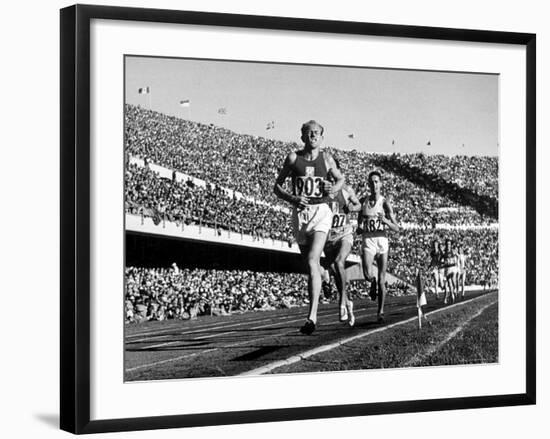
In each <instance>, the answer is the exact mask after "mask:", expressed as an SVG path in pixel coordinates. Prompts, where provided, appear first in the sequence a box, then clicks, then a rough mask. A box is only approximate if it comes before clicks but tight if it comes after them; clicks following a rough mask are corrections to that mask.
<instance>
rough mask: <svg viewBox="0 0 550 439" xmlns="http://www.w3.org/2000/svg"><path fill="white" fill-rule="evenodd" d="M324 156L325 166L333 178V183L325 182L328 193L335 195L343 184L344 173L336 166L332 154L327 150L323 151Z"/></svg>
mask: <svg viewBox="0 0 550 439" xmlns="http://www.w3.org/2000/svg"><path fill="white" fill-rule="evenodd" d="M324 158H325V166H326V167H327V169H328V170H329V171H330V173H331V175H332V177H333V178H334V180H335V181H334V183H333V184H330V183H329V184H327V187H328V190H327V194H328V195H331V196H332V195H336V194H337V193H338V191H339V190H340V189H342V187H343V186H344V183H345V180H344V174H342V173H341V172H340V170H339V169H338V168H337V167H336V163H335V162H334V159H333V158H332V155H330V154H329V153H328V152H325V153H324ZM327 183H328V182H327Z"/></svg>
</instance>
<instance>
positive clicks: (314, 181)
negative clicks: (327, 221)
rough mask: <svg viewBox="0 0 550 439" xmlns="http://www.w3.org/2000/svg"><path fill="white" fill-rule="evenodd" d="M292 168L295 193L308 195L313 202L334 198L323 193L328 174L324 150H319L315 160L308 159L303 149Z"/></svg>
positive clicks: (317, 202) (327, 200) (298, 153)
mask: <svg viewBox="0 0 550 439" xmlns="http://www.w3.org/2000/svg"><path fill="white" fill-rule="evenodd" d="M291 169H292V192H293V194H294V195H296V196H298V197H301V196H304V197H307V198H308V200H309V202H310V203H311V204H321V203H328V202H329V201H332V200H333V199H332V198H330V197H328V196H325V195H324V193H323V192H324V180H326V179H327V176H328V171H327V166H326V164H325V157H324V155H323V151H319V155H318V156H317V158H316V159H315V160H306V159H305V158H304V157H303V151H298V152H297V153H296V161H295V162H294V164H293V165H292V167H291Z"/></svg>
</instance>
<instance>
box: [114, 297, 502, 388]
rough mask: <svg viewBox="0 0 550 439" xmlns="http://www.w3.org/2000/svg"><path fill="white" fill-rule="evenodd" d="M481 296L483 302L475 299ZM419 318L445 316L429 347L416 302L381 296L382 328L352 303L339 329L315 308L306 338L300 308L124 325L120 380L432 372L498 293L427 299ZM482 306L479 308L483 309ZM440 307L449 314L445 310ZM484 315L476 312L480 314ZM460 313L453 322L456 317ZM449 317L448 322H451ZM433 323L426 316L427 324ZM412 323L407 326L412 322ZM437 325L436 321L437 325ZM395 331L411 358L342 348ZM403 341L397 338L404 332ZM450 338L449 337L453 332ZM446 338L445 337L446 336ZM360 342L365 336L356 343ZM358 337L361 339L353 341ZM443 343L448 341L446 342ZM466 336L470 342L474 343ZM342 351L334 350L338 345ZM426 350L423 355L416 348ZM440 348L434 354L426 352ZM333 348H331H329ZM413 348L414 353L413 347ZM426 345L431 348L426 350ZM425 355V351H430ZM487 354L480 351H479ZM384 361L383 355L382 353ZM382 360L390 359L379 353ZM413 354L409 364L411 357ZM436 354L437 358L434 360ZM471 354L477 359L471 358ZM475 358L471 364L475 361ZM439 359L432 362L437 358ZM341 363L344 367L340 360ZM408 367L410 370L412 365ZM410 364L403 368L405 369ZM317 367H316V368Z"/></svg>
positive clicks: (463, 355)
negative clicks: (420, 368)
mask: <svg viewBox="0 0 550 439" xmlns="http://www.w3.org/2000/svg"><path fill="white" fill-rule="evenodd" d="M482 296H483V297H482ZM428 301H429V303H428V305H427V306H425V307H424V312H425V313H431V312H433V311H437V310H440V309H441V311H437V312H436V313H434V314H433V316H434V318H433V321H434V324H433V326H436V323H437V322H438V321H439V320H438V319H437V318H436V315H442V316H443V314H444V313H446V314H449V313H450V314H449V315H450V316H451V318H447V317H446V318H445V319H444V320H445V322H446V323H445V325H444V326H441V328H440V330H437V333H436V332H435V331H434V327H426V329H425V330H423V331H424V336H425V337H426V336H427V337H428V338H430V337H429V334H430V331H431V332H433V333H434V334H433V338H434V339H433V340H432V339H429V340H425V341H424V342H422V341H421V340H420V342H419V337H418V330H417V329H416V327H415V325H416V321H415V320H414V318H415V316H416V315H417V309H416V297H415V296H414V295H413V296H404V297H388V299H387V301H386V308H385V312H386V321H385V323H383V324H378V323H377V322H376V303H375V302H372V301H370V300H368V299H366V300H360V301H355V302H354V304H355V317H356V324H355V327H354V328H350V327H348V326H347V324H346V323H341V322H339V321H338V306H337V304H330V305H321V306H320V307H319V314H318V324H317V330H316V331H315V332H314V333H313V334H312V335H310V336H305V335H302V334H300V333H299V328H300V327H301V326H302V324H303V323H304V321H305V317H306V314H307V307H298V308H292V309H283V310H275V311H265V312H261V311H258V312H249V313H245V314H233V315H231V316H219V317H201V318H198V319H195V320H192V321H181V320H168V321H163V322H148V323H142V324H138V325H126V328H125V380H126V381H147V380H160V379H181V378H199V377H216V376H234V375H240V374H246V373H249V372H251V371H252V372H253V373H255V372H254V371H258V373H289V372H291V373H293V372H308V371H321V370H322V371H328V370H342V369H344V370H346V369H357V368H376V367H401V366H404V365H425V364H430V365H437V364H451V363H449V361H450V360H449V357H448V356H447V357H445V356H442V355H439V353H438V350H440V349H441V350H444V349H446V350H447V351H448V350H449V349H450V348H449V346H452V345H453V343H454V342H455V339H456V336H457V335H459V334H462V332H464V331H467V330H468V324H470V320H473V321H474V319H468V318H467V317H468V316H469V315H474V313H476V312H477V311H478V310H479V311H481V312H480V315H479V316H477V317H476V320H475V321H474V323H476V322H477V323H476V324H480V323H479V322H481V323H483V322H484V319H483V317H484V316H483V314H482V312H483V313H485V312H486V311H484V310H485V308H488V309H489V311H491V306H492V307H493V308H495V309H496V307H497V305H498V303H497V301H498V293H497V292H495V291H494V290H492V291H477V292H469V293H467V294H466V298H465V299H464V300H463V301H459V302H457V304H456V305H455V306H449V305H443V303H442V301H435V300H434V299H433V298H432V297H429V298H428ZM483 307H484V308H483ZM442 308H448V310H444V309H442ZM482 308H483V309H482ZM459 310H462V311H461V314H460V315H459V313H458V311H459ZM493 314H494V316H493V319H492V320H491V321H492V322H496V318H497V314H496V313H495V312H494V311H493ZM453 316H454V317H453ZM429 318H430V320H432V318H431V317H429ZM411 319H413V320H412V321H411ZM440 320H441V319H440ZM395 328H400V331H401V337H403V340H402V343H403V344H404V346H405V347H406V346H409V347H408V348H404V350H403V351H408V352H410V353H411V355H408V356H404V355H397V358H398V359H397V360H396V361H393V362H392V361H390V362H387V363H384V361H383V360H384V358H382V359H380V358H379V359H373V357H374V355H373V352H374V353H376V352H377V351H378V353H379V354H380V348H379V347H378V348H376V347H373V346H370V347H368V346H367V345H365V346H363V347H361V348H360V349H359V350H358V349H355V350H353V351H352V352H350V351H349V350H346V346H348V342H347V341H346V340H348V339H350V338H351V339H353V343H354V344H355V346H356V347H357V343H362V344H368V343H370V342H371V341H376V343H377V346H379V345H380V344H383V342H384V338H385V337H390V338H391V337H395ZM404 328H405V329H406V331H405V333H406V336H403V329H404ZM487 330H488V331H490V332H491V333H494V334H492V335H491V337H489V339H490V340H493V339H494V340H496V341H494V342H493V341H491V342H490V343H489V344H490V345H491V346H489V349H492V348H493V346H492V345H493V344H494V345H495V346H494V349H496V347H497V346H498V334H497V333H498V328H497V327H496V323H495V324H493V325H492V326H491V327H490V328H489V329H487ZM453 331H454V332H453ZM449 334H450V335H451V336H450V337H448V336H449ZM362 335H364V336H362ZM356 336H360V337H356ZM407 337H410V340H407ZM445 337H447V338H448V340H447V338H445ZM475 340H476V338H475V337H472V338H471V341H470V343H472V342H473V343H475ZM340 342H344V344H343V345H341V346H338V347H336V345H338V343H340ZM419 343H426V345H425V348H426V349H428V350H426V352H422V349H421V348H422V347H423V346H424V344H419ZM434 344H435V346H436V347H437V346H439V348H440V349H439V348H437V349H435V350H433V345H434ZM327 346H328V347H330V349H329V350H328V351H327V353H322V354H321V353H319V354H316V355H306V356H307V358H315V359H316V361H311V360H310V361H300V360H301V358H302V357H301V356H302V355H303V354H304V353H308V352H310V353H311V352H312V351H314V352H315V351H316V349H317V348H319V350H320V351H323V349H324V348H325V347H327ZM331 346H332V347H331ZM415 346H416V347H415ZM430 346H431V347H430ZM429 349H432V350H433V352H432V351H430V350H429ZM483 349H485V350H487V347H485V348H483ZM451 350H452V351H453V352H455V351H456V352H459V354H458V356H457V355H456V354H455V355H454V357H453V359H452V362H454V363H458V364H465V363H470V362H471V363H477V362H479V361H480V360H479V358H478V357H479V352H477V353H476V351H475V349H474V350H472V349H469V350H468V349H462V350H460V349H459V350H453V349H451ZM382 354H384V352H382ZM385 354H386V355H392V358H394V359H395V358H396V356H395V353H391V352H385ZM414 355H416V357H414ZM438 355H439V356H438ZM476 355H477V357H475V356H476ZM495 355H496V356H497V357H498V352H497V353H496V354H494V353H492V354H491V355H488V356H487V358H486V361H496V360H495V359H494V357H495ZM326 356H328V357H327V358H338V361H328V362H326V361H324V360H323V358H325V357H326ZM474 357H475V358H474ZM291 358H294V359H296V358H298V361H294V362H293V363H292V364H293V365H292V366H284V367H279V366H277V367H273V366H274V365H276V364H277V363H279V362H281V361H286V360H287V359H291ZM438 358H439V359H440V360H439V362H438V361H437V359H438ZM342 360H343V361H342ZM411 361H412V362H413V363H411ZM409 363H410V364H409ZM319 364H322V367H320V366H319Z"/></svg>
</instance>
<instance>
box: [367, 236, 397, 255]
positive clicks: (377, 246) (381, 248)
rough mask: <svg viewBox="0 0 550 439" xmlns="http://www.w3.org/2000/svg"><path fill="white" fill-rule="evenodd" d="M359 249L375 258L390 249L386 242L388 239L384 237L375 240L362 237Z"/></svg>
mask: <svg viewBox="0 0 550 439" xmlns="http://www.w3.org/2000/svg"><path fill="white" fill-rule="evenodd" d="M361 248H362V249H363V252H367V253H370V254H371V255H372V256H376V255H383V254H384V253H387V252H388V250H389V248H390V244H389V242H388V238H386V237H385V236H378V237H376V238H366V237H363V242H362V246H361Z"/></svg>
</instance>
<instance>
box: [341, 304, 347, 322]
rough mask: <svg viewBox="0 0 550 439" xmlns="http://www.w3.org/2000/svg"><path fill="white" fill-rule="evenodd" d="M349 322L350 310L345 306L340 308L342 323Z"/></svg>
mask: <svg viewBox="0 0 550 439" xmlns="http://www.w3.org/2000/svg"><path fill="white" fill-rule="evenodd" d="M347 320H348V310H347V309H346V307H345V306H341V307H340V321H341V322H346V321H347Z"/></svg>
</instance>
